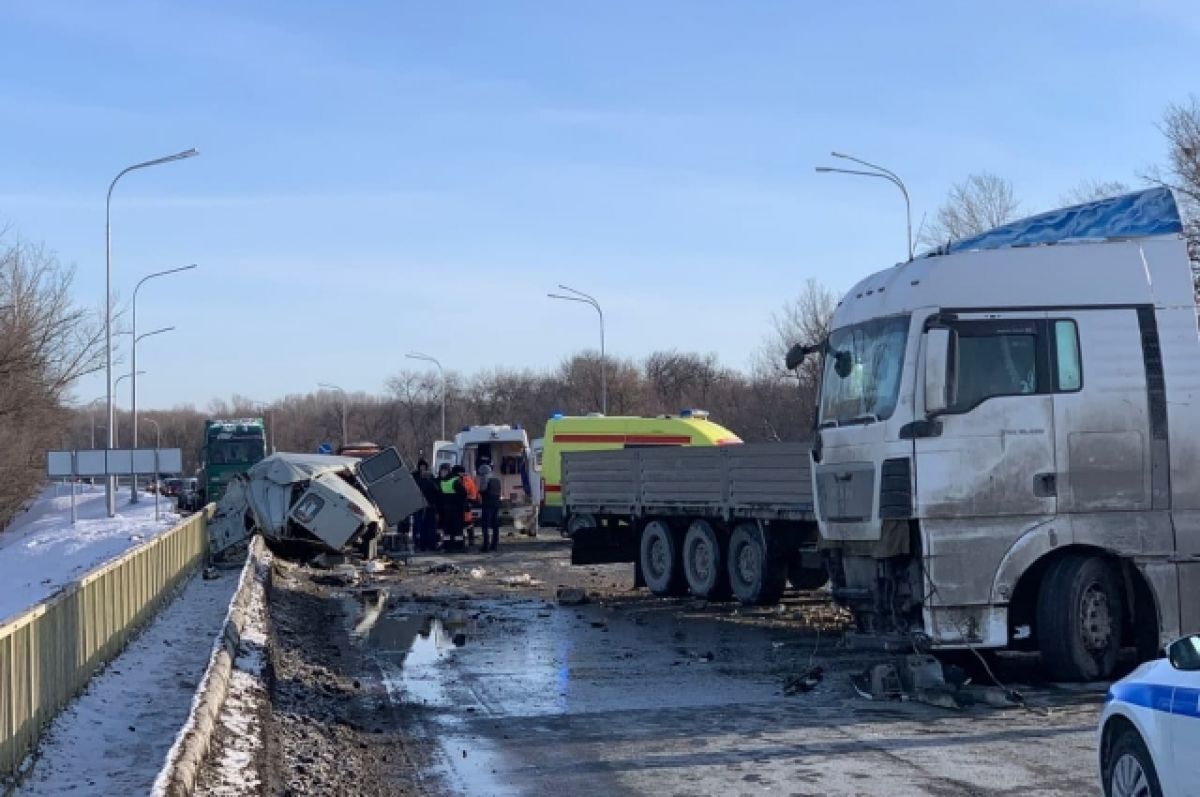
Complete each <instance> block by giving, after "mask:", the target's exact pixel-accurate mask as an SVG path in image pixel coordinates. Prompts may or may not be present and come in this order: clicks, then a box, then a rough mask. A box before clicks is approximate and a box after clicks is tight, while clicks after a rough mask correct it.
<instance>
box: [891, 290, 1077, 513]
mask: <svg viewBox="0 0 1200 797" xmlns="http://www.w3.org/2000/svg"><path fill="white" fill-rule="evenodd" d="M939 325H940V326H945V327H948V328H949V329H951V330H952V331H953V332H954V333H956V334H955V336H954V338H953V341H954V342H953V343H952V347H953V351H952V352H951V357H950V363H951V370H952V372H953V375H952V376H950V377H949V378H948V382H949V386H950V397H949V405H948V407H947V409H946V411H945V412H944V413H942V414H939V415H938V416H937V417H936V418H935V419H933V421H932V422H931V423H928V424H925V425H924V426H923V428H922V429H920V430H919V431H918V433H917V434H915V435H914V449H915V450H914V454H915V457H914V458H915V460H916V485H917V502H916V503H917V512H918V516H920V517H923V518H946V519H949V518H969V517H978V518H991V517H997V516H1006V515H1010V516H1011V515H1028V516H1038V515H1042V516H1044V515H1053V514H1054V513H1055V511H1056V509H1057V502H1056V497H1055V495H1056V485H1055V460H1054V401H1053V395H1052V392H1051V389H1052V388H1051V380H1050V348H1049V340H1048V334H1047V324H1046V314H1045V313H1041V312H1032V313H1031V312H1026V313H1007V312H997V313H958V314H955V315H950V316H943V317H942V318H941V319H940V320H939ZM916 381H917V383H918V385H920V384H921V380H916ZM917 393H918V396H917V404H916V406H924V397H923V389H922V388H921V387H919V388H918V391H917Z"/></svg>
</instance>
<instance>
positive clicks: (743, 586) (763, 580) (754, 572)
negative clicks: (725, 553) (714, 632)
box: [727, 523, 787, 606]
mask: <svg viewBox="0 0 1200 797" xmlns="http://www.w3.org/2000/svg"><path fill="white" fill-rule="evenodd" d="M727 569H728V571H729V585H730V587H732V588H733V594H734V595H736V596H737V599H738V600H739V601H741V602H742V603H745V604H749V605H753V606H762V605H765V604H768V603H775V602H776V601H778V600H779V597H780V596H781V595H783V589H784V587H785V586H786V585H787V563H786V562H784V561H783V560H782V559H780V558H779V557H776V556H770V555H769V554H768V552H767V551H766V550H764V548H763V544H762V539H761V536H760V534H759V532H758V527H757V526H756V525H754V524H753V523H742V524H739V525H738V526H735V527H734V529H733V533H732V534H730V535H729V557H728V559H727Z"/></svg>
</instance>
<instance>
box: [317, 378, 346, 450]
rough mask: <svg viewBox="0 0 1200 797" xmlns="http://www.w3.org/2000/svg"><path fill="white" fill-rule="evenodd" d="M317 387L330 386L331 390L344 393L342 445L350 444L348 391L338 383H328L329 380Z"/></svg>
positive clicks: (319, 383) (318, 384)
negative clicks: (347, 429)
mask: <svg viewBox="0 0 1200 797" xmlns="http://www.w3.org/2000/svg"><path fill="white" fill-rule="evenodd" d="M317 387H324V388H328V389H330V390H336V391H337V392H339V393H341V394H342V445H343V446H346V445H349V444H350V439H349V438H348V437H347V435H346V391H345V390H342V389H341V388H340V387H338V386H337V385H331V384H328V383H327V382H318V383H317Z"/></svg>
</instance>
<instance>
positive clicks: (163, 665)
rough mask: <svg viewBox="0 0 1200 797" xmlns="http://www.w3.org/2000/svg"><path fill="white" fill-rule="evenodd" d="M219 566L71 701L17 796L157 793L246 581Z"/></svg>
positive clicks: (189, 588) (193, 584) (43, 742)
mask: <svg viewBox="0 0 1200 797" xmlns="http://www.w3.org/2000/svg"><path fill="white" fill-rule="evenodd" d="M100 503H101V505H103V503H104V499H103V494H101V500H100ZM151 512H152V513H153V510H151ZM150 518H151V521H153V519H154V515H153V514H151V516H150ZM218 572H219V577H218V578H217V579H216V580H213V581H207V580H205V579H202V578H200V576H199V575H195V576H193V577H192V579H191V580H190V581H188V582H187V583H186V585H185V586H184V587H183V591H182V592H181V593H180V594H179V597H177V598H176V599H175V600H174V601H172V602H171V603H170V604H169V605H167V606H166V607H164V608H163V609H162V611H161V612H160V613H159V614H158V616H157V617H156V618H155V619H154V620H153V621H152V622H151V623H150V625H148V626H147V627H146V628H145V630H143V631H142V632H141V633H140V634H138V636H136V637H134V639H133V640H132V641H131V642H130V643H129V647H127V648H126V649H125V650H124V652H122V653H121V655H119V656H117V658H115V659H113V660H112V661H111V662H109V664H108V666H107V667H105V669H104V670H102V671H101V672H99V673H97V674H96V676H95V677H94V678H92V681H91V683H90V684H88V687H87V690H86V691H85V692H84V693H83V694H82V695H80V696H79V697H78V698H76V699H75V700H74V701H73V702H71V703H70V704H68V706H67V707H66V708H65V709H63V711H62V713H61V714H59V715H58V717H56V718H55V720H54V722H52V723H51V724H50V728H49V729H48V731H47V732H46V734H45V736H43V737H42V740H41V742H40V743H39V744H38V751H37V755H36V760H35V762H34V764H33V767H32V768H31V770H30V772H29V774H28V776H27V777H26V778H25V780H24V783H23V784H22V785H21V787H20V788H19V789H17V790H16V795H17V797H43V795H45V797H51V796H52V795H61V794H96V795H101V794H103V795H126V794H129V795H132V794H149V792H150V787H151V785H152V784H153V783H154V778H155V776H156V775H157V774H158V769H159V767H160V766H161V765H162V761H163V758H164V757H165V756H166V754H167V750H168V749H170V747H171V744H172V742H173V741H174V739H175V733H176V732H177V731H178V729H179V726H181V725H182V724H183V723H184V722H185V721H186V720H187V717H188V712H189V711H190V710H191V706H192V697H193V693H194V692H195V690H196V687H197V685H198V684H199V682H200V679H201V677H202V676H203V674H204V668H205V666H206V665H207V664H208V656H209V652H210V650H211V649H212V646H213V640H214V639H215V638H216V636H217V634H219V633H220V631H221V624H222V622H223V621H224V619H225V612H226V608H227V606H228V604H229V600H230V598H231V597H232V596H233V592H234V589H235V588H236V586H237V583H238V573H237V571H218Z"/></svg>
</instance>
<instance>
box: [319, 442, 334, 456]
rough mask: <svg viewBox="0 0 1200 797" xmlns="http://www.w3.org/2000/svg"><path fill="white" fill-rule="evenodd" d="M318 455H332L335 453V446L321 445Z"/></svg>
mask: <svg viewBox="0 0 1200 797" xmlns="http://www.w3.org/2000/svg"><path fill="white" fill-rule="evenodd" d="M317 453H318V454H332V453H333V445H332V444H330V443H321V445H319V446H317Z"/></svg>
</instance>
